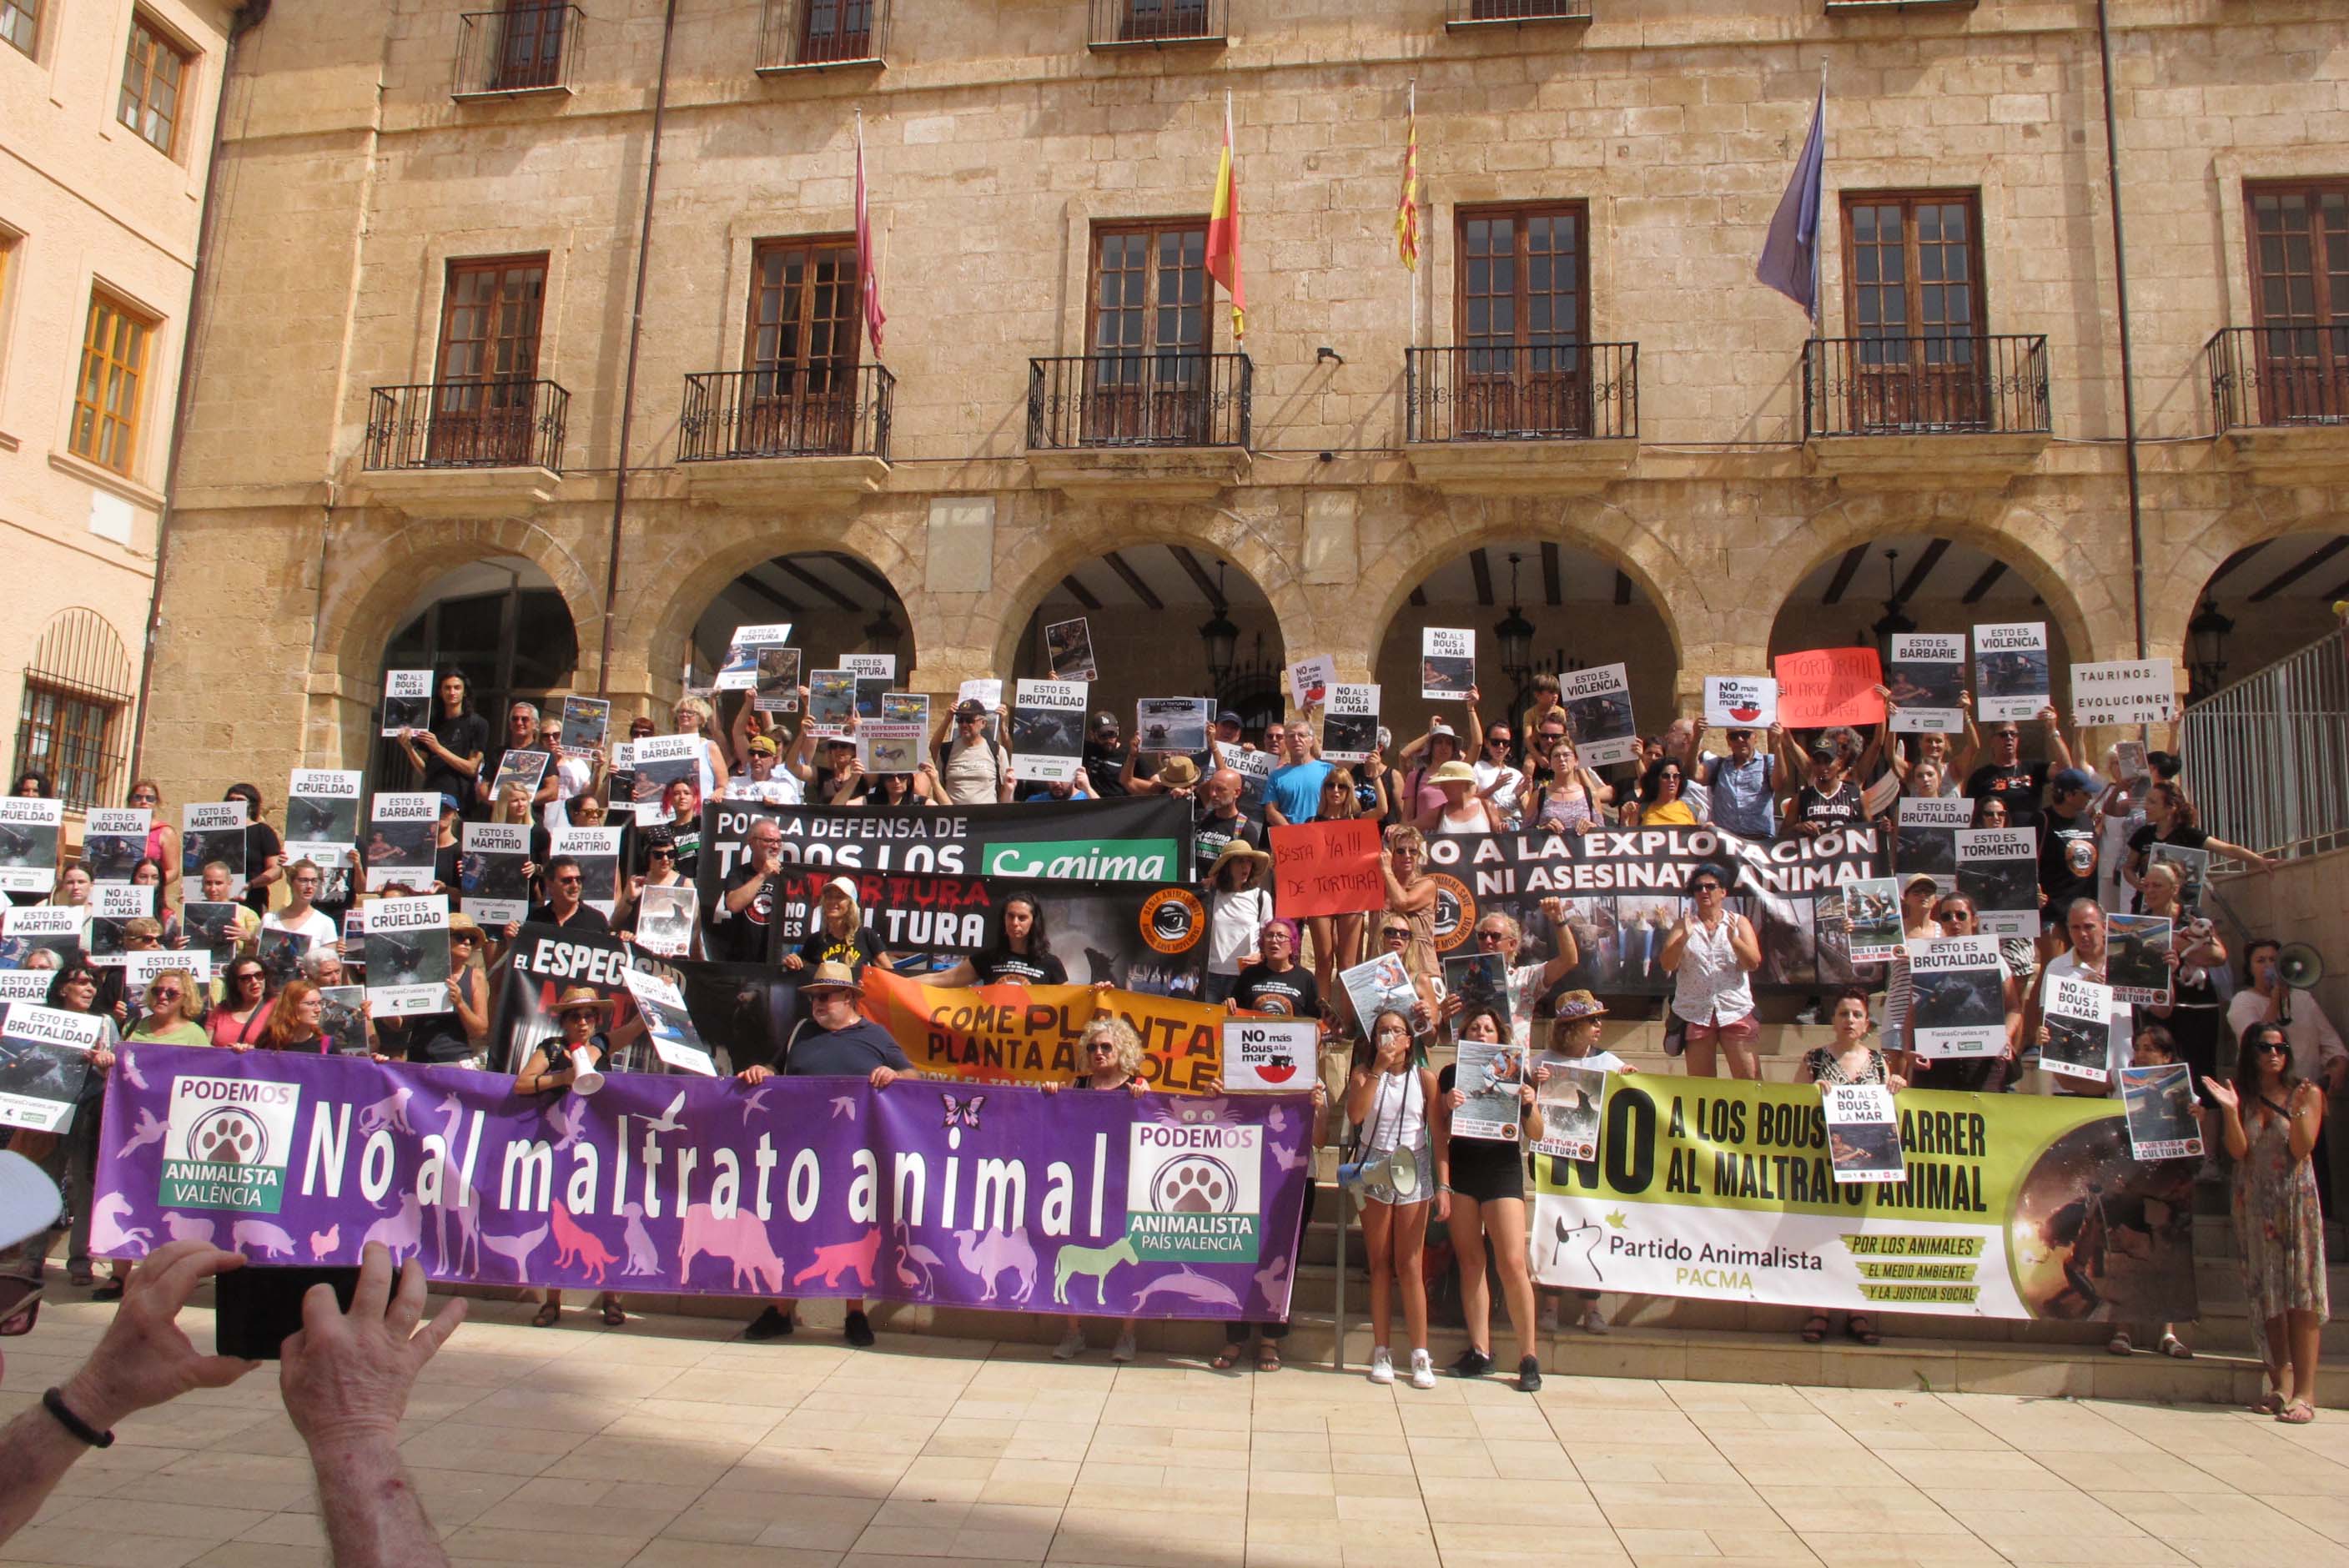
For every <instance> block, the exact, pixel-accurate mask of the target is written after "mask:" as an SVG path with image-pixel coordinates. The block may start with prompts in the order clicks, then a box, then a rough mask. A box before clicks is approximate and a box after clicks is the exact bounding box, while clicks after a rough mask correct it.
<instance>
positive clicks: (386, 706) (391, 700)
mask: <svg viewBox="0 0 2349 1568" xmlns="http://www.w3.org/2000/svg"><path fill="white" fill-rule="evenodd" d="M431 718H432V672H431V671H430V670H386V671H384V672H383V733H384V734H385V735H387V736H392V735H398V734H399V733H400V732H402V731H403V730H409V729H422V728H424V727H426V726H427V725H429V723H430V722H431Z"/></svg>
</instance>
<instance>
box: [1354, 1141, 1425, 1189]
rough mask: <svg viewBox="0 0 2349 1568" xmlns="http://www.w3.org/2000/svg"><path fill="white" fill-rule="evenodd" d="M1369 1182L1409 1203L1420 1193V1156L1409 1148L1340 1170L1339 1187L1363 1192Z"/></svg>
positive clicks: (1358, 1161) (1362, 1161) (1390, 1151)
mask: <svg viewBox="0 0 2349 1568" xmlns="http://www.w3.org/2000/svg"><path fill="white" fill-rule="evenodd" d="M1369 1181H1375V1182H1377V1183H1379V1184H1380V1185H1381V1186H1382V1187H1385V1188H1386V1189H1387V1190H1388V1191H1392V1193H1393V1194H1394V1195H1395V1196H1396V1197H1398V1198H1401V1199H1404V1200H1408V1199H1409V1198H1410V1197H1411V1195H1412V1194H1413V1193H1414V1192H1416V1191H1419V1157H1418V1156H1417V1155H1415V1154H1413V1152H1412V1151H1411V1150H1408V1149H1392V1150H1388V1151H1387V1152H1386V1153H1384V1154H1381V1155H1377V1156H1374V1157H1373V1158H1371V1159H1369V1160H1357V1161H1354V1162H1353V1163H1352V1164H1350V1165H1340V1166H1339V1167H1338V1185H1340V1187H1343V1188H1345V1189H1346V1190H1347V1191H1350V1192H1352V1191H1360V1190H1361V1187H1362V1185H1363V1183H1365V1182H1369Z"/></svg>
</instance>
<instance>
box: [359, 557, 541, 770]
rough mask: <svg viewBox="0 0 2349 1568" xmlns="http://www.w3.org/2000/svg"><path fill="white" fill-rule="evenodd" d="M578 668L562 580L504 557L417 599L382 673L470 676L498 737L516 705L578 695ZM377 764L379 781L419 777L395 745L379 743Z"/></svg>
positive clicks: (441, 582) (462, 572) (462, 571)
mask: <svg viewBox="0 0 2349 1568" xmlns="http://www.w3.org/2000/svg"><path fill="white" fill-rule="evenodd" d="M578 666H579V634H578V629H577V628H576V627H575V626H574V624H572V619H571V609H570V606H569V605H568V604H567V603H564V597H563V592H562V590H561V589H559V588H557V587H556V586H555V584H554V579H553V578H551V577H549V576H548V575H547V574H546V573H544V572H543V571H542V570H541V569H540V568H539V567H538V566H537V565H535V564H534V563H533V562H529V561H526V560H524V559H523V558H522V557H521V556H518V555H496V556H490V557H487V558H485V559H483V560H481V561H476V562H470V563H469V564H467V565H464V566H460V567H458V568H457V569H456V570H454V571H452V572H449V573H444V574H443V575H442V576H440V578H438V579H436V580H435V581H434V582H433V583H431V584H430V585H429V587H427V588H426V589H425V590H424V591H423V592H422V593H419V594H417V595H416V597H415V598H414V599H412V600H410V601H409V607H408V609H407V611H406V613H405V614H402V615H401V617H400V621H399V629H398V631H397V632H394V633H393V634H392V635H391V640H390V642H389V643H388V644H386V645H385V647H384V652H383V664H382V665H381V668H382V669H387V670H391V669H408V670H420V669H433V670H440V669H449V668H454V669H457V670H459V671H460V672H462V673H463V675H464V676H465V678H466V680H467V681H469V682H470V683H471V686H472V688H473V710H474V711H475V712H476V713H479V714H481V715H482V716H483V717H486V718H487V719H488V720H489V721H490V733H491V735H492V738H496V737H498V736H500V735H502V733H503V729H504V726H503V722H502V718H501V717H500V716H501V715H502V713H503V712H504V710H505V707H506V706H507V705H508V704H509V703H512V702H513V701H515V700H517V699H522V700H525V701H529V702H534V703H537V704H538V705H539V706H540V707H542V708H543V707H545V706H546V699H547V697H548V696H551V695H555V696H559V695H560V694H562V693H564V692H566V691H569V690H571V689H573V684H574V678H575V676H577V674H578ZM379 687H380V676H378V689H379ZM374 760H375V776H376V777H378V778H379V779H405V778H406V777H407V775H408V774H409V772H412V771H413V769H410V768H409V764H408V760H407V758H405V757H404V756H402V755H401V753H400V751H399V748H398V747H397V746H396V745H394V744H393V743H391V742H389V741H379V742H378V744H377V745H376V748H375V758H374Z"/></svg>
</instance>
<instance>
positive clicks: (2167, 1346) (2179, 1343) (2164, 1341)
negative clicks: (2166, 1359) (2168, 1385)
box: [2154, 1329, 2194, 1361]
mask: <svg viewBox="0 0 2349 1568" xmlns="http://www.w3.org/2000/svg"><path fill="white" fill-rule="evenodd" d="M2154 1348H2155V1349H2156V1350H2158V1351H2160V1352H2161V1353H2162V1354H2163V1355H2164V1356H2175V1357H2178V1360H2180V1361H2191V1360H2193V1359H2194V1347H2193V1346H2190V1345H2189V1344H2187V1343H2186V1341H2184V1340H2183V1339H2180V1338H2178V1336H2176V1335H2175V1334H2172V1333H2170V1332H2169V1331H2168V1329H2164V1330H2163V1331H2162V1335H2161V1342H2160V1343H2159V1344H2158V1345H2156V1346H2154Z"/></svg>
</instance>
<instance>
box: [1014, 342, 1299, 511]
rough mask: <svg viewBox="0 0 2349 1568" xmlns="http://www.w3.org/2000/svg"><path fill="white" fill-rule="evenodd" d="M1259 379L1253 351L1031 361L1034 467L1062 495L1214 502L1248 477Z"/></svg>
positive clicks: (1030, 447)
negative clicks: (1101, 493)
mask: <svg viewBox="0 0 2349 1568" xmlns="http://www.w3.org/2000/svg"><path fill="white" fill-rule="evenodd" d="M1255 377H1256V366H1255V365H1254V364H1253V363H1252V362H1251V361H1250V360H1249V359H1248V356H1247V355H1245V354H1189V353H1166V354H1094V355H1086V356H1071V357H1067V358H1058V359H1030V361H1029V362H1028V455H1029V461H1030V464H1031V466H1033V467H1034V468H1035V469H1036V470H1037V472H1038V475H1039V477H1040V479H1042V480H1043V481H1044V482H1045V483H1046V484H1048V485H1051V486H1053V487H1054V488H1056V489H1061V490H1092V489H1095V488H1106V489H1110V490H1114V491H1116V492H1117V493H1118V494H1121V495H1126V496H1145V495H1147V496H1155V497H1161V498H1170V499H1171V498H1179V497H1199V496H1203V495H1213V494H1214V493H1215V491H1216V490H1219V489H1221V488H1222V487H1223V486H1225V485H1228V484H1233V483H1236V482H1237V480H1239V479H1241V478H1243V477H1245V476H1246V474H1247V469H1248V454H1247V444H1248V434H1249V421H1250V418H1251V412H1252V410H1251V404H1250V398H1251V397H1252V395H1253V391H1254V387H1255Z"/></svg>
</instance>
